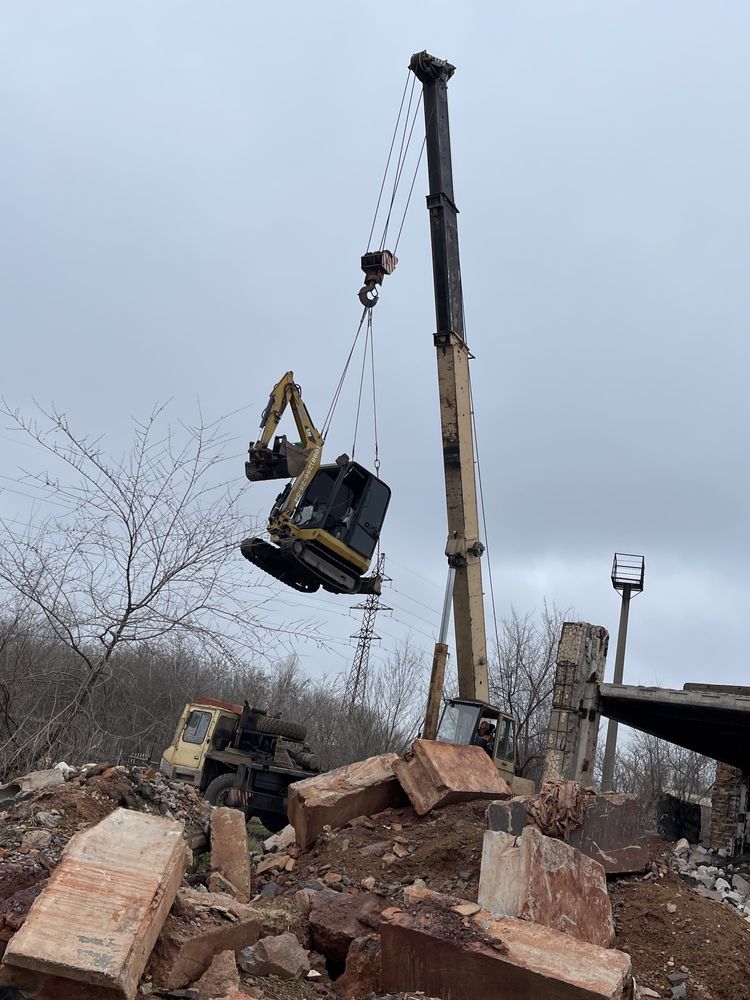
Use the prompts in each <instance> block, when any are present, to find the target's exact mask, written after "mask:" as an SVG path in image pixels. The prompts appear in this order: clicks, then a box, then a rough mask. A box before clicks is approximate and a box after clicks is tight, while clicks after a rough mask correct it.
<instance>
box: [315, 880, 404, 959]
mask: <svg viewBox="0 0 750 1000" xmlns="http://www.w3.org/2000/svg"><path fill="white" fill-rule="evenodd" d="M387 906H388V901H387V900H386V899H383V898H382V897H381V896H375V895H374V894H373V893H369V892H356V893H349V892H334V890H333V889H324V890H323V891H322V892H316V893H315V895H314V896H313V898H312V903H311V906H310V933H311V935H312V943H313V947H314V948H315V950H316V951H318V952H320V954H321V955H325V957H326V959H327V961H328V967H329V969H334V970H335V971H337V972H343V971H344V965H345V962H346V957H347V955H348V953H349V947H350V945H351V943H352V941H354V940H355V938H358V937H363V936H365V935H366V934H368V933H369V932H371V931H374V930H377V927H378V925H379V923H380V915H381V913H382V912H383V910H385V909H386V908H387Z"/></svg>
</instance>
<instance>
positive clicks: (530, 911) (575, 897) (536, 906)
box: [479, 826, 615, 948]
mask: <svg viewBox="0 0 750 1000" xmlns="http://www.w3.org/2000/svg"><path fill="white" fill-rule="evenodd" d="M479 904H480V905H481V906H482V907H483V908H484V909H485V910H488V911H489V912H490V913H494V914H495V915H496V916H499V915H503V916H508V917H520V918H521V919H524V920H531V921H533V922H534V923H537V924H542V925H543V926H545V927H551V928H552V929H553V930H557V931H560V932H561V933H563V934H570V935H571V936H572V937H574V938H577V939H578V940H579V941H587V942H588V943H589V944H595V945H598V946H599V947H601V948H608V947H609V946H610V945H611V944H612V942H613V941H614V938H615V928H614V924H613V922H612V906H611V904H610V901H609V894H608V892H607V878H606V876H605V874H604V869H603V868H602V866H601V865H600V864H598V862H596V861H593V860H592V859H591V858H589V857H587V856H586V855H585V854H582V853H581V852H580V851H577V850H576V849H575V848H574V847H571V846H570V845H569V844H566V843H564V842H563V841H562V840H555V839H553V838H552V837H545V836H544V834H543V833H541V832H540V831H539V830H537V829H536V827H532V826H527V827H526V828H525V829H524V830H523V833H522V834H521V836H520V837H519V838H517V839H516V838H514V837H512V836H511V835H510V834H507V833H495V832H494V831H492V830H487V832H486V833H485V835H484V843H483V845H482V868H481V873H480V876H479Z"/></svg>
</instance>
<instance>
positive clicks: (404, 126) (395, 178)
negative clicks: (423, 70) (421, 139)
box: [379, 77, 416, 250]
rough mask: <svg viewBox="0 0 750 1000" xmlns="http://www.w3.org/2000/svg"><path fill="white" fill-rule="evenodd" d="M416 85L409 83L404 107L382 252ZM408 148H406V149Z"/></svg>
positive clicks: (382, 239)
mask: <svg viewBox="0 0 750 1000" xmlns="http://www.w3.org/2000/svg"><path fill="white" fill-rule="evenodd" d="M415 84H416V77H415V78H413V79H412V81H411V90H410V91H409V103H408V104H407V106H406V114H405V115H404V125H403V129H402V131H401V143H400V145H399V149H398V156H397V157H396V168H395V171H394V174H393V190H392V191H391V200H390V203H389V206H388V214H387V216H386V220H385V228H384V230H383V235H382V237H381V240H380V244H379V249H380V250H382V249H383V247H384V246H385V238H386V234H387V232H388V223H389V221H390V218H391V212H392V210H393V202H394V199H395V197H396V192H397V191H398V182H399V177H400V174H401V169H402V162H403V156H404V142H405V141H406V134H407V129H408V127H409V115H410V114H411V105H412V101H413V100H414V86H415ZM407 148H408V147H407Z"/></svg>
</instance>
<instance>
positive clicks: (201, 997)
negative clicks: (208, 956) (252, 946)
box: [194, 951, 240, 1000]
mask: <svg viewBox="0 0 750 1000" xmlns="http://www.w3.org/2000/svg"><path fill="white" fill-rule="evenodd" d="M239 986H240V974H239V972H238V971H237V962H236V959H235V955H234V952H233V951H220V952H219V954H218V955H215V956H214V957H213V959H212V960H211V964H210V965H209V967H208V968H207V969H206V971H205V972H204V973H203V975H202V976H201V977H200V979H199V980H198V982H197V983H195V987H194V988H195V989H196V990H197V991H198V996H197V997H196V1000H214V998H215V997H225V996H226V995H227V994H228V993H231V991H232V990H239Z"/></svg>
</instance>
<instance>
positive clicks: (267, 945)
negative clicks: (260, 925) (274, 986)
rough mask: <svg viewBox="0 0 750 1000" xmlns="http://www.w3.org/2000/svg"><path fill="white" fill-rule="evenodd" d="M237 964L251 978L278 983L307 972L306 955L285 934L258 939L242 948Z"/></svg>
mask: <svg viewBox="0 0 750 1000" xmlns="http://www.w3.org/2000/svg"><path fill="white" fill-rule="evenodd" d="M237 964H238V965H239V967H240V968H241V969H242V971H243V972H247V973H248V974H249V975H251V976H276V977H277V978H278V979H301V978H302V977H303V976H306V975H307V973H308V972H309V971H310V961H309V959H308V957H307V952H306V951H305V949H304V948H303V947H302V945H301V944H300V943H299V941H298V940H297V938H296V937H295V936H294V934H291V933H289V932H288V931H286V932H284V933H283V934H276V935H273V936H272V937H265V938H261V940H260V941H258V942H257V944H253V945H250V947H249V948H243V949H242V951H241V952H240V953H239V955H238V956H237Z"/></svg>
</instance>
